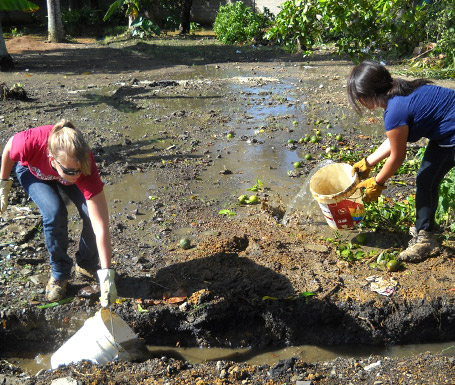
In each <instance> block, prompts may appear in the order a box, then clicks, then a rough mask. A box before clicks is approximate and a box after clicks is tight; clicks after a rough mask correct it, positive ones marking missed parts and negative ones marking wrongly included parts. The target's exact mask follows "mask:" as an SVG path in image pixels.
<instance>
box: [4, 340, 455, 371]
mask: <svg viewBox="0 0 455 385" xmlns="http://www.w3.org/2000/svg"><path fill="white" fill-rule="evenodd" d="M148 350H149V352H150V357H151V358H161V357H163V356H165V357H168V358H175V359H180V360H183V361H187V362H189V363H190V364H198V363H203V362H207V361H220V360H221V361H223V360H224V361H233V362H238V363H242V362H245V363H247V364H250V365H269V366H273V365H275V364H276V363H277V362H278V361H280V360H286V359H288V358H291V357H299V358H300V359H301V360H303V361H305V362H307V363H315V362H320V361H329V360H333V359H336V358H338V357H342V358H355V359H360V358H366V357H369V356H371V355H378V356H382V357H390V358H406V357H412V356H414V355H418V354H421V353H425V352H430V353H440V354H443V355H447V356H450V355H454V354H455V342H446V343H435V344H418V345H397V346H389V347H372V346H359V345H355V346H352V345H340V346H330V347H327V346H313V345H302V346H292V347H287V348H283V349H266V350H257V349H247V348H245V349H228V348H198V347H191V348H173V347H167V346H148ZM51 356H52V354H38V355H33V354H21V355H20V357H19V358H18V357H17V356H11V357H7V356H6V358H7V360H8V361H9V362H11V363H14V364H17V365H18V366H20V368H21V369H22V370H24V371H25V372H27V373H29V374H31V375H34V374H36V373H38V372H39V371H40V370H49V369H50V367H51V365H50V359H51Z"/></svg>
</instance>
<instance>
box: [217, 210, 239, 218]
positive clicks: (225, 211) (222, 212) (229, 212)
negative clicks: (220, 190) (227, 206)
mask: <svg viewBox="0 0 455 385" xmlns="http://www.w3.org/2000/svg"><path fill="white" fill-rule="evenodd" d="M218 214H220V215H227V216H229V217H233V216H234V215H237V214H236V213H235V212H233V211H231V210H220V211H219V212H218Z"/></svg>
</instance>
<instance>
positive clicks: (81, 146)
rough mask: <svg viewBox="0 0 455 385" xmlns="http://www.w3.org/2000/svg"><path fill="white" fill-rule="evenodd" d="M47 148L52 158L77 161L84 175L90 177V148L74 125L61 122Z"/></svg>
mask: <svg viewBox="0 0 455 385" xmlns="http://www.w3.org/2000/svg"><path fill="white" fill-rule="evenodd" d="M47 148H48V150H49V152H50V153H51V155H52V156H54V157H55V158H58V159H60V160H62V161H66V160H67V159H68V158H70V159H74V160H76V161H77V162H78V163H79V165H80V168H81V172H82V174H83V175H90V173H91V163H90V155H89V152H90V147H89V146H88V144H87V142H86V141H85V139H84V137H83V136H82V132H80V131H79V130H78V129H77V128H76V127H74V125H73V123H71V122H69V121H67V120H61V121H60V122H58V123H57V124H56V125H55V126H54V127H53V128H52V131H51V133H50V134H49V138H48V140H47Z"/></svg>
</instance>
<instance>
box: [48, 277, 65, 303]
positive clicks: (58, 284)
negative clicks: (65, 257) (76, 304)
mask: <svg viewBox="0 0 455 385" xmlns="http://www.w3.org/2000/svg"><path fill="white" fill-rule="evenodd" d="M66 286H68V280H67V279H66V280H63V281H59V280H58V279H55V278H54V277H52V276H51V278H50V279H49V282H48V283H47V285H46V298H47V300H48V301H49V302H54V301H60V300H61V299H63V298H65V295H66Z"/></svg>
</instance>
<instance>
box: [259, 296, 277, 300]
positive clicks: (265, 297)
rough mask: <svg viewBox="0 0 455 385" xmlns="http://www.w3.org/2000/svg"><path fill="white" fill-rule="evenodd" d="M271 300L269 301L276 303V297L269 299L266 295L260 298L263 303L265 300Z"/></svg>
mask: <svg viewBox="0 0 455 385" xmlns="http://www.w3.org/2000/svg"><path fill="white" fill-rule="evenodd" d="M268 299H269V300H271V301H276V300H277V299H278V298H276V297H269V296H268V295H264V297H262V300H263V301H266V300H268Z"/></svg>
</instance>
